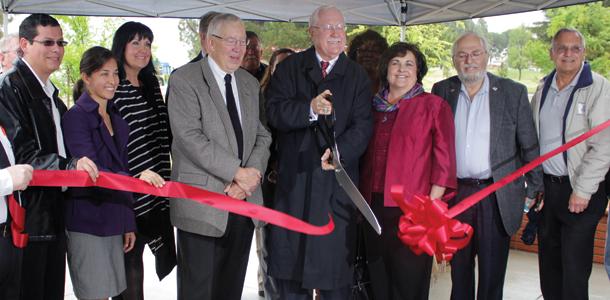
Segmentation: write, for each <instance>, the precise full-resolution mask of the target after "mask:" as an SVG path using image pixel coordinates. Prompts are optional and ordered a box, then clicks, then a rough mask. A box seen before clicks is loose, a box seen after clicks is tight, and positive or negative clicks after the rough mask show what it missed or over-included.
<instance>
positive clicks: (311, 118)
mask: <svg viewBox="0 0 610 300" xmlns="http://www.w3.org/2000/svg"><path fill="white" fill-rule="evenodd" d="M317 120H318V115H317V114H316V113H314V112H313V108H311V107H310V108H309V122H315V121H317Z"/></svg>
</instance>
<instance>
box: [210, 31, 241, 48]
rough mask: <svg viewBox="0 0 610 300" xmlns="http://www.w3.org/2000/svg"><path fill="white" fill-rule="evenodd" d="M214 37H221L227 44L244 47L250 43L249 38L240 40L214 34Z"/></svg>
mask: <svg viewBox="0 0 610 300" xmlns="http://www.w3.org/2000/svg"><path fill="white" fill-rule="evenodd" d="M212 36H213V37H215V38H218V39H221V40H222V41H223V42H224V43H225V44H226V45H227V46H236V45H239V46H240V47H244V46H247V45H248V41H247V40H238V39H236V38H232V37H230V38H223V37H221V36H218V35H215V34H212Z"/></svg>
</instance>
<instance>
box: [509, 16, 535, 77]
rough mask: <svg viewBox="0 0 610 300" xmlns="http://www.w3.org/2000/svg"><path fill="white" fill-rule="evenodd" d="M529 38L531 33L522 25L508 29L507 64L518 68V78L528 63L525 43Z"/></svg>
mask: <svg viewBox="0 0 610 300" xmlns="http://www.w3.org/2000/svg"><path fill="white" fill-rule="evenodd" d="M531 38H532V33H531V32H530V31H529V30H527V29H526V28H525V27H524V26H520V27H517V28H515V29H511V30H509V31H508V66H509V67H511V68H515V69H517V70H519V80H521V72H522V70H523V69H525V68H527V67H528V65H529V60H528V58H527V56H526V55H525V45H526V44H527V42H528V41H529V40H530V39H531Z"/></svg>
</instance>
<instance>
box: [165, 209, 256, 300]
mask: <svg viewBox="0 0 610 300" xmlns="http://www.w3.org/2000/svg"><path fill="white" fill-rule="evenodd" d="M253 230H254V224H253V223H252V220H251V219H250V218H247V217H243V216H240V215H235V214H232V213H229V220H228V223H227V229H226V231H225V234H224V235H223V236H222V237H218V238H215V237H208V236H202V235H199V234H195V233H191V232H186V231H182V230H180V229H178V253H177V254H178V274H177V279H178V300H191V299H192V300H207V299H210V300H216V299H223V300H239V299H241V293H242V290H243V286H244V278H245V276H246V268H247V267H248V258H249V254H250V245H251V243H252V234H253Z"/></svg>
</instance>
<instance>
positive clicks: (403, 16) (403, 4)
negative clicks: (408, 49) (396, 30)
mask: <svg viewBox="0 0 610 300" xmlns="http://www.w3.org/2000/svg"><path fill="white" fill-rule="evenodd" d="M408 10H409V8H408V7H407V1H406V0H400V41H401V42H404V41H405V34H406V29H407V12H408Z"/></svg>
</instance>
